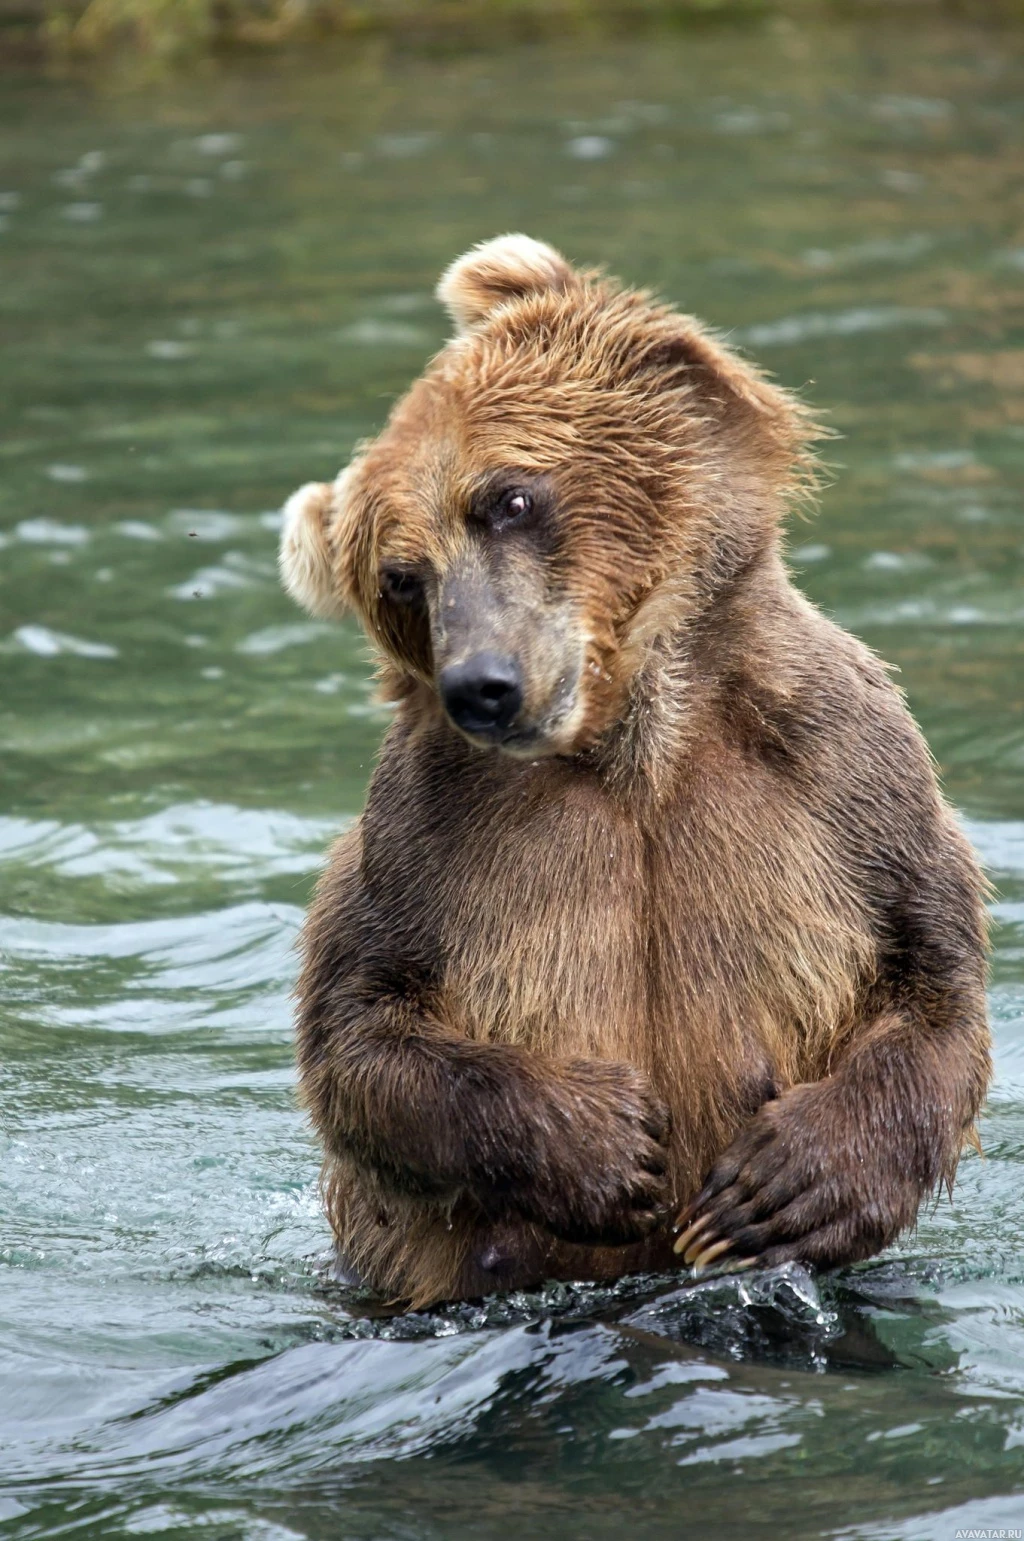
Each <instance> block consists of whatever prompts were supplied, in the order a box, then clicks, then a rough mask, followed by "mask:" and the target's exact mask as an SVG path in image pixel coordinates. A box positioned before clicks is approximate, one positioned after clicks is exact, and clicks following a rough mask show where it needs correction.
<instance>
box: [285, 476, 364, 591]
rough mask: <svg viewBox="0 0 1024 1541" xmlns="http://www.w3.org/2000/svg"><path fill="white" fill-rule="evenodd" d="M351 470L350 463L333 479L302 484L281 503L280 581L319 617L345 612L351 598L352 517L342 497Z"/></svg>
mask: <svg viewBox="0 0 1024 1541" xmlns="http://www.w3.org/2000/svg"><path fill="white" fill-rule="evenodd" d="M351 472H352V467H351V466H349V467H348V469H347V470H345V471H342V473H341V475H340V476H339V477H338V479H337V480H336V481H335V482H333V483H331V482H307V484H306V485H305V487H300V488H299V490H298V492H293V493H292V495H291V497H290V498H289V499H288V501H287V503H286V504H285V505H284V518H283V523H282V526H281V545H280V548H279V551H278V559H277V560H278V567H279V569H280V573H281V582H282V583H283V584H284V587H285V589H286V590H287V591H288V593H289V594H290V595H291V596H292V598H293V599H294V600H296V602H297V603H298V604H300V605H301V606H302V608H303V609H304V610H308V611H309V613H310V615H315V616H319V617H320V618H321V619H324V620H333V619H335V618H337V617H338V616H340V615H342V614H344V612H345V610H346V609H347V608H348V606H349V605H350V604H351V602H352V561H351V552H350V550H349V547H350V546H351V531H350V530H349V528H348V527H349V525H350V524H351V522H352V521H351V514H350V510H349V507H348V504H349V501H350V500H347V499H346V496H345V493H346V483H347V482H348V480H349V478H350V475H351ZM347 514H348V515H349V516H348V517H346V515H347Z"/></svg>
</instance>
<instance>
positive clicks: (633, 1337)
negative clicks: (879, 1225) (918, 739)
mask: <svg viewBox="0 0 1024 1541" xmlns="http://www.w3.org/2000/svg"><path fill="white" fill-rule="evenodd" d="M1022 84H1024V41H1022V38H1021V36H1020V35H1019V34H1004V33H999V32H996V31H975V30H971V29H969V28H967V27H958V26H954V25H952V24H942V25H939V24H938V23H934V24H932V23H930V24H929V26H928V28H927V29H925V28H924V27H923V26H921V27H918V28H917V29H916V30H914V31H913V32H909V31H905V30H904V31H901V30H899V29H898V28H896V27H889V26H884V25H883V26H880V25H878V24H875V23H873V24H872V25H871V26H866V25H865V26H864V27H856V26H845V25H844V26H839V25H837V26H835V27H833V28H831V29H829V30H826V31H817V30H814V29H810V28H808V29H805V28H802V27H799V26H797V25H795V24H788V25H787V26H786V27H784V28H783V27H770V28H767V29H760V28H747V29H743V30H740V31H733V30H729V29H711V30H707V31H700V32H699V33H696V34H694V35H692V36H691V35H687V34H681V35H680V34H673V35H670V36H667V37H648V38H646V39H643V40H640V41H628V40H627V41H624V42H622V43H621V44H619V45H617V46H616V47H614V48H612V47H611V46H609V45H606V44H603V43H596V42H595V43H580V42H577V43H576V44H574V45H573V47H572V48H569V47H566V48H565V49H562V48H559V47H557V46H546V47H544V48H530V47H527V46H524V47H521V48H505V49H504V50H503V52H502V53H501V55H500V57H499V56H497V55H492V54H489V53H487V52H486V51H483V52H475V53H472V54H470V55H466V56H458V55H455V56H448V55H439V56H435V57H421V56H416V55H405V54H399V55H386V54H381V53H379V52H377V51H375V49H374V48H372V47H370V48H367V49H366V50H365V51H361V50H360V49H357V48H354V47H353V46H351V45H350V46H349V47H348V49H347V50H346V51H342V52H340V53H339V54H338V55H337V56H334V57H331V56H327V57H320V58H317V59H316V60H315V61H313V62H312V63H311V62H310V60H309V59H308V57H307V58H305V59H297V60H295V61H292V62H288V61H285V62H284V63H278V64H267V63H260V64H256V65H249V66H244V65H235V66H232V67H231V68H230V69H228V70H225V71H224V72H223V73H220V74H216V75H211V76H209V77H208V78H204V79H202V80H201V81H199V82H198V83H189V82H183V83H179V84H168V85H166V86H164V87H162V88H160V89H159V90H156V91H154V92H153V93H151V94H150V95H148V96H145V97H143V96H141V95H139V94H132V93H126V94H110V95H103V94H102V93H99V92H97V91H95V90H93V89H87V88H85V87H80V86H76V85H74V84H70V83H59V82H53V81H49V82H48V81H43V80H39V79H35V78H31V77H26V76H8V77H6V78H5V79H4V80H3V89H2V91H0V118H2V123H3V132H2V134H0V266H2V283H0V314H2V324H3V328H4V333H5V338H6V347H5V366H4V384H5V387H6V389H5V391H4V393H3V398H2V400H0V455H2V457H3V475H2V477H0V668H2V680H3V684H2V689H0V739H2V744H3V750H4V760H3V766H4V779H3V793H2V800H0V911H2V919H0V944H2V946H3V949H4V950H3V953H2V955H0V969H2V980H3V986H4V989H3V998H2V1004H0V1043H2V1054H0V1107H2V1110H3V1112H2V1125H0V1150H2V1162H0V1213H2V1215H3V1220H4V1224H3V1229H2V1234H0V1278H2V1284H3V1287H2V1289H0V1385H2V1387H3V1390H2V1392H0V1450H2V1452H3V1455H2V1457H0V1535H11V1536H15V1535H16V1536H19V1537H21V1536H25V1537H51V1536H65V1535H67V1536H76V1537H101V1536H112V1535H121V1534H145V1533H155V1534H161V1535H165V1536H168V1537H179V1536H180V1537H191V1536H194V1535H196V1534H197V1533H201V1534H202V1535H204V1536H210V1537H212V1538H221V1537H223V1538H225V1541H226V1538H229V1537H230V1538H236V1537H259V1538H268V1541H285V1538H291V1537H310V1538H318V1537H324V1538H326V1537H331V1538H334V1537H337V1536H339V1535H342V1534H343V1535H345V1536H346V1537H357V1538H364V1537H365V1538H367V1541H370V1538H373V1541H379V1538H381V1537H389V1538H390V1537H395V1538H399V1537H400V1538H403V1541H406V1538H412V1537H416V1538H431V1541H433V1538H448V1537H450V1536H453V1535H466V1536H473V1537H481V1538H489V1537H492V1536H493V1537H495V1538H497V1537H499V1536H502V1537H504V1536H507V1535H508V1534H510V1533H514V1534H522V1535H529V1536H556V1535H557V1536H559V1537H561V1536H564V1535H573V1536H575V1535H578V1536H581V1537H587V1538H591V1537H597V1538H601V1537H606V1536H607V1537H613V1536H614V1537H615V1538H616V1541H619V1538H621V1536H622V1535H623V1534H629V1535H640V1536H645V1537H661V1536H666V1537H668V1536H673V1537H675V1536H678V1535H681V1534H709V1535H710V1534H713V1535H715V1536H721V1537H727V1538H728V1537H732V1536H736V1537H740V1536H743V1537H749V1536H750V1535H751V1534H759V1533H764V1534H769V1533H770V1534H772V1535H776V1536H787V1537H788V1536H804V1535H807V1536H811V1535H821V1534H828V1535H834V1536H843V1537H851V1538H852V1537H863V1538H869V1537H870V1538H888V1537H894V1536H906V1537H908V1538H918V1537H931V1536H935V1537H936V1538H938V1537H942V1538H945V1537H948V1536H952V1534H953V1533H954V1530H955V1528H956V1527H957V1526H991V1527H999V1526H1004V1527H1005V1526H1011V1525H1013V1524H1020V1523H1022V1516H1024V1493H1020V1496H1018V1492H1019V1490H1020V1489H1021V1488H1024V1461H1022V1457H1021V1453H1020V1452H1021V1450H1022V1448H1024V1262H1022V1258H1021V1251H1020V1240H1019V1238H1020V1236H1021V1235H1022V1227H1024V1197H1022V1194H1024V1187H1022V1184H1021V1172H1022V1165H1024V792H1022V785H1024V782H1022V777H1021V770H1022V766H1024V730H1022V722H1024V717H1022V710H1021V708H1022V699H1021V692H1022V680H1024V669H1022V667H1021V665H1022V654H1024V647H1022V643H1021V635H1022V631H1021V621H1022V619H1024V601H1022V598H1021V594H1022V589H1021V576H1022V573H1024V523H1022V518H1021V513H1020V503H1021V490H1022V483H1024V344H1022V342H1021V338H1020V332H1019V327H1020V318H1021V308H1020V294H1021V274H1022V271H1024V231H1022V228H1021V225H1020V220H1019V204H1018V203H1017V202H1015V199H1016V198H1017V196H1018V192H1019V178H1020V166H1021V154H1022V141H1024V108H1022V105H1021V104H1022V101H1024V95H1022V91H1021V87H1022ZM509 228H513V229H515V228H523V229H526V230H528V231H529V232H531V233H532V234H535V235H538V236H540V237H543V238H546V239H549V240H552V241H554V242H555V243H556V244H559V245H563V246H564V247H565V249H566V250H567V251H568V252H569V254H570V255H571V256H573V257H574V258H576V259H578V260H582V261H588V260H600V261H605V262H607V263H608V265H609V266H610V267H612V268H613V269H614V270H617V271H620V272H622V273H623V274H624V275H626V276H628V277H630V278H632V279H634V280H636V281H640V282H644V283H649V284H652V285H654V286H656V287H659V288H661V289H662V290H664V291H665V292H666V293H667V294H669V295H670V296H671V297H672V298H673V299H675V300H677V301H679V302H681V303H682V304H684V305H686V306H692V307H693V308H694V309H695V310H697V311H698V312H699V313H701V314H702V315H704V316H706V317H707V318H708V319H709V320H710V321H712V322H713V323H715V324H717V325H719V326H720V327H722V328H723V329H725V330H727V331H729V332H731V334H732V336H733V338H734V339H735V340H736V341H738V342H740V343H741V344H743V345H744V346H745V347H747V348H749V349H750V350H751V351H753V352H755V353H756V355H757V356H758V357H759V358H761V359H762V360H763V361H764V362H765V363H767V365H768V366H769V367H771V368H772V369H774V370H775V371H776V372H777V373H778V375H779V376H780V378H781V379H782V380H783V381H784V382H785V383H787V384H789V385H792V386H794V387H803V386H805V385H806V386H807V390H808V393H809V395H811V396H812V398H813V400H814V401H815V402H816V403H819V404H821V406H822V407H823V408H825V409H827V410H828V412H829V413H830V421H831V422H832V424H833V425H834V426H835V427H836V428H837V429H838V430H839V431H840V433H841V434H842V435H843V437H842V438H841V439H839V440H837V441H836V442H835V443H834V444H833V445H832V446H831V447H830V448H831V458H832V459H833V461H834V462H837V463H841V464H837V469H836V471H835V473H834V485H833V486H832V487H831V489H830V490H829V491H828V493H827V495H826V499H825V505H824V511H823V513H822V515H821V516H820V518H819V520H818V522H817V523H816V524H814V525H806V526H800V525H798V526H797V527H796V528H795V529H794V531H793V534H792V547H791V554H792V560H793V564H794V566H795V568H796V569H797V571H798V573H799V576H800V581H801V582H802V584H803V585H804V586H805V587H806V589H807V590H808V591H809V592H810V593H811V594H812V596H813V597H814V598H815V599H816V600H818V601H819V602H820V603H822V604H823V605H824V606H825V607H826V608H828V609H829V610H831V611H832V612H834V613H835V614H837V615H838V616H839V618H840V619H841V620H842V621H843V622H844V623H845V624H847V625H849V626H851V627H853V628H854V629H855V630H857V631H859V632H860V633H861V634H862V635H864V636H865V637H866V638H867V640H868V641H869V642H870V643H872V645H874V646H876V647H878V648H879V650H880V651H881V652H882V653H883V654H884V655H885V656H886V657H887V658H889V659H890V660H891V661H892V662H893V663H894V664H896V665H898V666H899V668H900V669H901V670H902V675H901V678H902V682H903V684H904V685H905V687H906V689H907V691H908V693H909V696H910V700H911V703H912V705H913V706H914V708H915V710H916V711H917V713H918V715H919V716H920V718H921V720H922V721H923V723H924V725H925V727H926V729H927V731H928V733H929V736H930V739H931V742H932V744H933V746H934V748H935V751H936V754H937V756H938V758H939V760H940V762H941V764H942V767H943V770H944V774H945V777H946V782H947V785H948V787H949V789H950V792H951V794H952V795H953V796H954V797H955V798H956V800H957V801H958V803H959V804H960V806H961V808H962V809H963V811H964V819H965V823H966V825H967V828H968V830H969V832H970V834H971V836H972V838H973V839H974V841H975V843H976V844H977V845H978V847H979V849H980V850H981V852H982V854H983V856H984V859H985V861H986V863H987V865H988V868H989V870H990V872H991V874H992V876H993V879H994V881H995V883H996V885H997V890H998V891H997V896H996V900H995V904H994V913H995V920H996V952H995V959H994V972H993V987H992V1008H993V1016H994V1021H995V1028H996V1036H997V1068H998V1079H997V1082H996V1086H995V1088H994V1091H993V1095H992V1099H991V1106H990V1111H989V1115H988V1117H987V1119H986V1121H985V1124H984V1128H983V1139H984V1145H985V1150H986V1159H985V1160H984V1161H980V1160H978V1159H977V1158H975V1157H970V1158H968V1159H966V1160H965V1162H964V1165H963V1167H962V1170H961V1179H960V1182H959V1183H958V1186H957V1189H956V1193H955V1198H954V1202H953V1203H952V1204H949V1203H946V1202H943V1203H942V1204H940V1205H938V1206H937V1207H936V1208H935V1210H934V1212H928V1213H926V1214H925V1215H924V1216H923V1217H922V1220H921V1224H920V1227H919V1229H918V1231H917V1233H916V1235H914V1236H913V1237H911V1238H909V1239H908V1240H907V1241H906V1242H905V1243H904V1244H903V1245H902V1246H900V1247H899V1248H897V1249H895V1250H894V1252H893V1253H891V1254H889V1255H888V1256H887V1257H886V1258H884V1259H881V1260H879V1261H877V1262H875V1263H872V1264H870V1265H866V1266H864V1267H862V1268H859V1269H854V1270H850V1271H848V1272H847V1273H846V1274H844V1275H842V1276H840V1277H838V1278H833V1279H825V1280H819V1281H813V1280H811V1279H810V1278H809V1277H808V1276H807V1275H806V1274H804V1273H802V1271H801V1270H799V1269H790V1270H780V1271H779V1272H778V1273H777V1274H773V1275H760V1276H744V1277H743V1279H742V1280H728V1279H719V1280H710V1281H707V1282H706V1283H703V1284H701V1285H699V1286H697V1287H691V1286H686V1285H684V1286H683V1287H680V1280H679V1279H678V1278H647V1279H638V1280H631V1281H626V1282H624V1283H623V1284H622V1285H620V1286H619V1287H617V1288H615V1289H604V1290H602V1289H598V1288H596V1287H582V1286H580V1287H569V1286H558V1287H552V1288H551V1289H549V1290H547V1291H542V1292H539V1293H537V1294H535V1295H522V1296H514V1297H510V1298H509V1299H505V1300H491V1301H487V1302H483V1303H471V1304H468V1305H460V1306H453V1307H450V1308H448V1309H447V1310H445V1311H440V1312H436V1313H433V1314H421V1315H418V1316H415V1317H411V1318H396V1317H393V1316H389V1315H388V1314H387V1313H383V1314H381V1313H379V1312H378V1313H377V1314H370V1313H369V1312H368V1310H367V1306H366V1303H365V1302H364V1301H362V1300H360V1299H359V1298H358V1296H353V1295H352V1294H351V1293H346V1292H345V1290H344V1289H342V1288H341V1287H340V1286H338V1285H336V1284H334V1283H332V1282H331V1279H330V1269H329V1258H328V1252H327V1237H326V1231H325V1227H324V1223H323V1221H322V1219H321V1216H320V1213H319V1209H318V1204H317V1199H316V1191H315V1180H316V1153H315V1150H314V1147H313V1144H312V1141H311V1140H310V1138H309V1136H308V1134H307V1132H306V1130H305V1128H304V1126H303V1123H302V1120H301V1116H300V1114H299V1112H298V1110H297V1109H296V1106H295V1101H294V1076H293V1071H292V1064H291V1048H290V1006H289V991H290V988H291V984H292V979H293V975H294V958H293V954H292V943H293V940H294V935H295V931H296V928H297V926H298V924H299V920H300V917H301V914H302V909H303V906H304V904H305V902H306V900H307V897H308V894H309V890H310V885H311V883H312V880H313V877H314V874H315V872H316V868H317V865H318V862H319V861H320V859H321V854H322V851H323V849H324V847H325V845H326V843H327V842H328V841H329V839H330V838H331V836H332V833H333V832H334V831H336V830H338V829H340V828H342V827H343V826H344V825H345V824H346V823H347V822H348V821H349V820H350V819H351V818H352V817H353V815H354V814H355V813H356V812H357V811H358V808H359V805H360V802H361V798H362V791H363V787H364V784H365V779H366V776H367V774H368V770H369V767H370V765H371V763H372V758H373V754H374V750H375V745H376V743H377V741H378V738H379V736H380V733H381V730H382V727H383V724H384V722H385V721H386V712H385V711H384V709H382V708H380V707H379V706H377V705H375V704H374V702H373V699H372V689H371V684H370V680H369V670H368V664H367V659H366V656H365V652H364V649H363V646H362V644H361V642H360V640H359V638H358V636H357V635H356V633H355V631H354V629H352V628H350V627H342V628H340V629H338V628H332V627H325V626H322V625H316V624H312V623H308V622H306V621H305V620H303V619H302V617H301V616H299V615H298V614H297V612H296V611H295V610H294V609H293V608H292V607H291V606H290V605H289V603H288V602H287V600H286V599H285V598H284V596H283V595H282V594H281V593H280V591H279V589H278V585H277V578H276V572H275V561H274V549H275V543H276V531H277V522H278V521H277V514H276V513H275V512H274V510H275V509H276V507H277V506H278V504H279V503H280V501H281V500H282V498H283V497H284V496H285V494H287V493H288V492H289V491H291V490H292V488H293V487H294V486H296V485H298V484H299V483H300V482H302V481H305V480H307V479H309V478H310V477H326V476H330V475H332V474H333V472H334V471H335V470H336V469H337V467H338V465H339V464H340V463H341V462H342V461H343V460H344V459H345V457H346V456H347V454H348V453H349V451H350V449H351V446H352V444H353V443H354V442H355V441H356V440H357V439H358V438H359V437H360V436H361V435H363V434H365V433H367V432H369V431H371V430H372V429H373V428H374V427H375V426H376V425H377V424H379V422H380V419H381V416H382V413H383V412H384V410H385V408H386V403H387V400H388V399H389V398H390V397H391V396H393V395H394V394H395V393H396V392H397V391H398V390H400V389H401V388H402V386H403V384H404V383H405V382H406V381H407V380H408V378H409V377H410V375H411V374H412V373H413V372H414V371H415V370H416V369H417V368H418V367H419V366H420V364H421V363H422V361H423V359H424V358H425V357H426V356H427V355H428V354H429V353H430V351H431V350H432V349H434V348H435V347H437V346H438V345H439V344H440V342H441V340H442V337H443V322H442V318H441V316H440V313H439V312H438V310H437V308H436V307H435V306H434V304H433V302H432V300H431V298H430V294H431V289H432V285H433V282H434V279H435V277H436V275H437V273H438V272H439V271H440V269H441V268H442V267H443V266H444V264H445V263H446V262H447V261H448V260H449V259H450V258H451V257H452V256H453V255H454V254H455V253H457V252H458V251H460V250H462V249H463V248H465V247H466V246H467V245H469V244H470V243H471V242H472V241H475V240H477V239H480V238H481V237H483V236H486V235H490V234H493V233H495V232H497V231H500V230H503V229H509ZM812 381H813V385H812V384H810V383H809V382H812ZM513 1521H514V1523H513Z"/></svg>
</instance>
